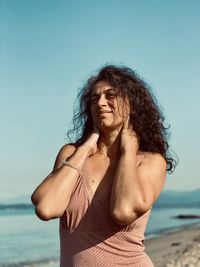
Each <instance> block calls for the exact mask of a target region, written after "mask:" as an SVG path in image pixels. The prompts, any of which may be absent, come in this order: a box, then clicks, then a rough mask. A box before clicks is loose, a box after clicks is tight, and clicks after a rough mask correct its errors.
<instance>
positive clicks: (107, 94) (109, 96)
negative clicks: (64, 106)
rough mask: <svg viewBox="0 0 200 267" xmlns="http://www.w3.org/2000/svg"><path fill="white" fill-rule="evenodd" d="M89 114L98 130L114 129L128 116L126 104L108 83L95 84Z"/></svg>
mask: <svg viewBox="0 0 200 267" xmlns="http://www.w3.org/2000/svg"><path fill="white" fill-rule="evenodd" d="M91 113H92V118H93V121H94V124H95V125H96V126H97V127H98V128H99V129H100V130H105V129H116V128H119V127H121V126H122V125H123V123H124V121H125V119H126V118H127V116H128V112H127V104H125V101H124V100H123V99H122V98H121V97H119V96H118V95H117V91H116V89H114V88H113V87H112V86H111V85H110V84H109V83H107V82H105V81H100V82H98V83H96V85H95V87H94V88H93V89H92V92H91Z"/></svg>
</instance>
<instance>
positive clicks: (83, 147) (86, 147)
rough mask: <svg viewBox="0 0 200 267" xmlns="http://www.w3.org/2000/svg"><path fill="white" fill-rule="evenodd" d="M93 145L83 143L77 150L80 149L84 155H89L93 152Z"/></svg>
mask: <svg viewBox="0 0 200 267" xmlns="http://www.w3.org/2000/svg"><path fill="white" fill-rule="evenodd" d="M91 150H92V148H91V146H90V145H88V144H83V145H81V146H80V147H78V148H77V151H79V152H80V153H81V154H83V156H89V155H90V153H91Z"/></svg>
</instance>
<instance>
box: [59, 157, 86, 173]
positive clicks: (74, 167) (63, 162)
mask: <svg viewBox="0 0 200 267" xmlns="http://www.w3.org/2000/svg"><path fill="white" fill-rule="evenodd" d="M63 165H65V166H68V167H70V168H72V169H73V170H76V171H77V172H78V173H79V175H80V176H81V175H82V171H81V170H79V168H77V167H76V166H74V165H73V164H71V163H70V162H69V161H67V160H63V161H62V162H61V166H63Z"/></svg>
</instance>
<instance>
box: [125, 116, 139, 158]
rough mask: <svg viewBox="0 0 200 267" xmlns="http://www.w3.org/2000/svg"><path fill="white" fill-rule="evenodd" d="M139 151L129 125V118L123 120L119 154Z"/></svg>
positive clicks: (137, 143) (134, 134) (136, 140)
mask: <svg viewBox="0 0 200 267" xmlns="http://www.w3.org/2000/svg"><path fill="white" fill-rule="evenodd" d="M138 149H139V142H138V137H137V135H136V133H135V132H134V131H133V129H132V127H131V126H130V125H129V117H128V118H127V119H126V120H125V122H124V125H123V127H122V130H121V152H122V153H125V152H129V151H130V152H133V151H135V152H137V151H138Z"/></svg>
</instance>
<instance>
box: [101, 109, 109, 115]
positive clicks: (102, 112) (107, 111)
mask: <svg viewBox="0 0 200 267" xmlns="http://www.w3.org/2000/svg"><path fill="white" fill-rule="evenodd" d="M107 113H112V111H110V110H104V111H99V112H98V114H99V115H102V114H107Z"/></svg>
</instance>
